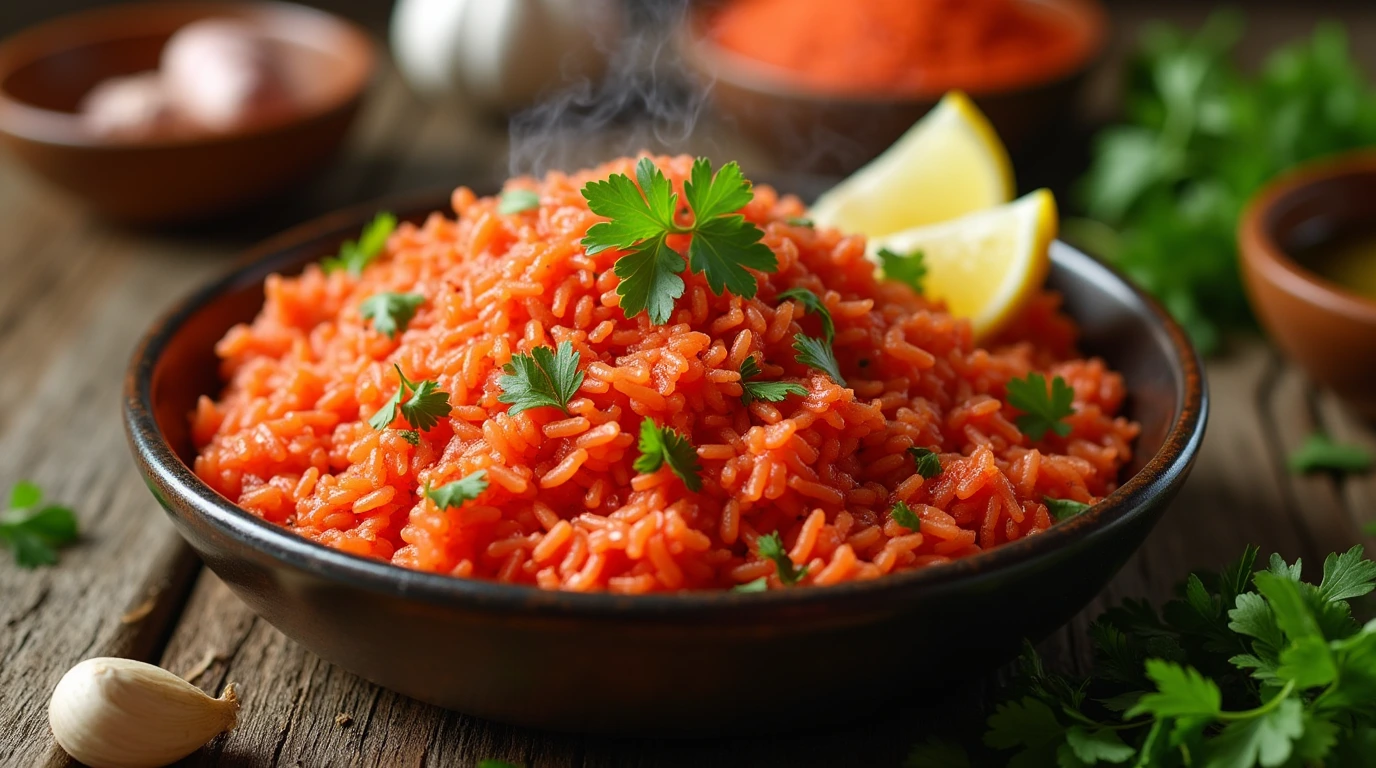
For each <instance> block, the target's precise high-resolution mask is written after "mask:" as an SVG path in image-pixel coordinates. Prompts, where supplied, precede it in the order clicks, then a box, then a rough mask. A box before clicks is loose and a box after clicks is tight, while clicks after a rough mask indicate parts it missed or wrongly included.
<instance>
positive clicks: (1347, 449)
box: [1290, 432, 1376, 474]
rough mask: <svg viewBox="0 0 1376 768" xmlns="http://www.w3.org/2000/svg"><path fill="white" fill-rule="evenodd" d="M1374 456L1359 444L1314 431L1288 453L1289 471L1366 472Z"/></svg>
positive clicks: (1374, 458) (1375, 460) (1375, 459)
mask: <svg viewBox="0 0 1376 768" xmlns="http://www.w3.org/2000/svg"><path fill="white" fill-rule="evenodd" d="M1373 462H1376V457H1373V456H1372V453H1371V451H1369V450H1367V449H1366V448H1363V447H1362V446H1360V445H1347V444H1344V443H1339V442H1336V441H1335V440H1333V438H1331V437H1329V436H1328V435H1326V434H1324V433H1323V432H1314V433H1312V434H1310V435H1309V436H1308V437H1306V438H1305V439H1304V443H1303V444H1302V445H1301V446H1300V447H1299V448H1296V449H1295V450H1294V451H1293V452H1291V454H1290V471H1291V472H1295V473H1296V474H1303V473H1309V472H1349V473H1356V472H1366V471H1368V470H1370V469H1371V467H1372V464H1373Z"/></svg>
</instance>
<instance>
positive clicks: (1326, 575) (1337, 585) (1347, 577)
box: [1319, 545, 1376, 602]
mask: <svg viewBox="0 0 1376 768" xmlns="http://www.w3.org/2000/svg"><path fill="white" fill-rule="evenodd" d="M1362 553H1363V550H1362V547H1361V546H1360V545H1358V546H1355V547H1353V548H1352V549H1349V550H1347V551H1346V552H1344V553H1342V554H1341V555H1339V554H1337V553H1333V554H1330V555H1329V556H1328V557H1327V558H1325V559H1324V561H1323V581H1322V582H1320V583H1319V597H1320V598H1321V599H1323V600H1325V601H1329V602H1332V601H1334V600H1351V599H1352V598H1354V597H1361V596H1362V595H1365V594H1369V593H1370V592H1371V590H1372V589H1374V588H1376V562H1372V561H1370V560H1367V559H1366V558H1364V557H1362Z"/></svg>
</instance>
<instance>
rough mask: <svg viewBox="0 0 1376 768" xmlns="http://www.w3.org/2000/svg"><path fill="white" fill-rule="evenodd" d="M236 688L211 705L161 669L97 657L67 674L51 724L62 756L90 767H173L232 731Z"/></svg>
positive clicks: (51, 708)
mask: <svg viewBox="0 0 1376 768" xmlns="http://www.w3.org/2000/svg"><path fill="white" fill-rule="evenodd" d="M238 711H239V702H238V700H237V699H236V698H235V696H234V686H233V684H231V685H229V686H228V687H227V688H226V689H225V693H224V696H223V697H221V698H219V699H215V698H211V697H210V696H207V695H206V694H205V693H204V692H202V691H201V689H199V688H197V687H196V686H194V685H192V684H191V683H188V682H186V681H185V680H183V679H181V678H180V677H177V676H176V675H174V674H172V673H171V672H168V671H167V670H165V669H162V668H161V667H155V666H153V665H152V664H145V663H143V662H141V661H132V660H130V659H116V658H94V659H87V660H86V661H83V662H81V663H80V664H77V665H76V666H75V667H72V668H71V669H69V670H68V671H67V674H65V675H63V676H62V679H61V680H60V681H58V683H57V687H56V688H55V689H53V696H52V699H51V700H49V702H48V724H49V726H50V727H51V728H52V731H53V736H54V737H55V738H56V739H57V743H58V744H59V745H60V746H61V747H62V748H63V749H64V750H66V751H67V754H69V755H71V756H72V757H74V758H76V759H77V760H79V761H80V762H83V763H85V764H86V765H88V766H90V767H91V768H153V766H160V765H167V764H169V763H174V762H176V761H178V760H180V759H182V758H183V757H186V756H187V755H189V754H191V753H192V752H195V751H196V750H197V749H199V748H200V747H201V746H203V745H204V744H205V743H206V742H208V741H210V740H211V739H213V738H215V737H216V736H217V735H219V734H221V733H223V732H225V731H227V730H229V729H230V728H233V727H234V722H235V718H236V716H237V714H238Z"/></svg>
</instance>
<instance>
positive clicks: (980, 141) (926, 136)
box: [811, 91, 1014, 237]
mask: <svg viewBox="0 0 1376 768" xmlns="http://www.w3.org/2000/svg"><path fill="white" fill-rule="evenodd" d="M1013 190H1014V185H1013V165H1012V163H1011V162H1010V161H1009V159H1008V151H1007V150H1006V149H1004V147H1003V144H1002V143H1001V142H1000V141H999V137H998V134H996V133H995V132H994V129H993V127H992V126H990V125H989V121H988V120H987V119H985V117H984V115H983V114H982V113H981V112H980V111H979V109H978V108H976V107H975V105H974V104H973V103H972V102H971V101H970V99H969V98H968V97H967V96H965V94H963V93H960V92H959V91H952V92H951V93H948V94H947V95H946V96H945V97H944V98H943V99H942V100H941V102H940V103H939V104H937V106H936V107H935V108H933V109H932V111H931V112H928V113H927V114H926V115H925V116H924V117H923V118H922V119H921V120H919V121H918V122H917V123H915V124H914V125H913V127H912V128H909V129H908V132H907V133H905V134H903V136H902V137H901V138H899V140H898V141H897V142H895V143H894V145H893V146H891V147H889V148H888V149H887V150H885V151H884V154H882V155H880V156H879V157H877V158H875V159H874V160H872V161H870V163H869V164H868V165H866V166H865V167H864V168H861V169H860V170H858V171H856V172H855V173H853V174H851V175H850V176H849V177H848V178H846V180H845V181H842V182H841V183H840V184H838V185H837V186H835V187H833V188H832V189H831V190H830V191H828V192H827V193H826V194H824V195H822V196H821V197H820V198H818V200H817V203H816V204H815V205H813V206H812V210H811V217H812V220H813V221H814V222H816V223H817V225H818V226H822V227H834V228H836V229H839V230H841V231H843V232H848V233H854V234H861V235H867V236H869V237H880V236H882V235H888V234H892V233H894V232H901V231H904V230H907V229H910V228H912V227H918V226H922V225H924V224H934V223H936V222H939V221H946V220H948V219H954V218H956V217H958V216H964V215H965V214H967V213H971V212H973V211H979V210H983V209H985V208H988V207H990V206H994V205H999V204H1000V203H1006V202H1008V201H1009V200H1011V199H1012V198H1013Z"/></svg>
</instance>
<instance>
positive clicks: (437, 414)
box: [368, 364, 451, 432]
mask: <svg viewBox="0 0 1376 768" xmlns="http://www.w3.org/2000/svg"><path fill="white" fill-rule="evenodd" d="M392 367H393V368H395V369H396V371H397V377H398V379H399V380H400V383H399V384H398V385H397V391H396V394H394V395H392V397H391V398H390V399H388V400H387V402H386V403H384V404H383V406H382V407H381V408H379V409H378V411H377V413H374V414H373V416H372V418H370V419H368V426H370V427H372V428H373V429H376V430H377V431H379V432H381V431H382V430H384V429H386V428H388V427H390V426H391V425H392V422H393V421H396V418H397V411H398V410H399V411H401V417H402V418H403V419H405V420H406V423H408V424H410V425H411V426H412V427H414V428H415V429H421V430H425V429H431V428H433V427H434V426H435V425H436V424H439V423H440V422H439V420H440V419H442V418H444V417H445V416H448V415H449V411H450V410H451V406H450V405H449V393H448V392H444V391H442V390H441V389H440V388H439V386H440V385H439V384H438V383H437V382H434V381H429V380H425V381H420V382H413V381H411V380H409V379H407V378H406V374H404V373H402V372H401V366H400V365H396V364H393V366H392ZM407 390H410V392H411V397H410V398H409V399H405V398H406V392H407ZM403 400H404V402H403Z"/></svg>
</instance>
